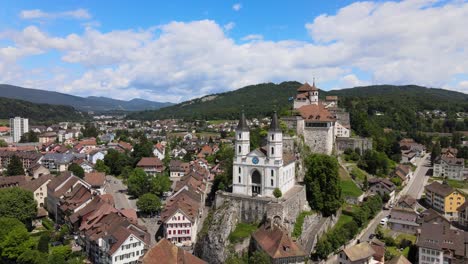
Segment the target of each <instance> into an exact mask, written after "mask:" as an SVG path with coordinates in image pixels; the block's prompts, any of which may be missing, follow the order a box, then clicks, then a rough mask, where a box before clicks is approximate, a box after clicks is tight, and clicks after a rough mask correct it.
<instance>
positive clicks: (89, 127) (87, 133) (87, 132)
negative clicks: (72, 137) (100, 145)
mask: <svg viewBox="0 0 468 264" xmlns="http://www.w3.org/2000/svg"><path fill="white" fill-rule="evenodd" d="M81 133H82V134H83V137H85V138H87V137H94V138H96V137H97V136H98V135H99V132H98V130H97V128H96V127H95V126H94V125H93V124H91V123H90V122H87V123H86V124H85V126H84V128H82V129H81Z"/></svg>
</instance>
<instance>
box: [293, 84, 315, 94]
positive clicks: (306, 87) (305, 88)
mask: <svg viewBox="0 0 468 264" xmlns="http://www.w3.org/2000/svg"><path fill="white" fill-rule="evenodd" d="M297 91H298V92H309V91H318V88H317V87H315V83H314V84H313V85H312V86H310V84H309V83H307V82H305V83H304V84H303V85H302V86H301V87H299V88H298V89H297Z"/></svg>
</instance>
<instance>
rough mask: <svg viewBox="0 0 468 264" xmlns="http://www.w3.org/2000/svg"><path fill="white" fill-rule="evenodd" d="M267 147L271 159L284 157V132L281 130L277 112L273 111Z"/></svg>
mask: <svg viewBox="0 0 468 264" xmlns="http://www.w3.org/2000/svg"><path fill="white" fill-rule="evenodd" d="M267 149H268V157H269V158H270V159H274V160H282V159H283V132H282V131H281V128H280V125H279V121H278V115H277V114H276V112H274V113H273V117H272V118H271V124H270V129H269V130H268V139H267Z"/></svg>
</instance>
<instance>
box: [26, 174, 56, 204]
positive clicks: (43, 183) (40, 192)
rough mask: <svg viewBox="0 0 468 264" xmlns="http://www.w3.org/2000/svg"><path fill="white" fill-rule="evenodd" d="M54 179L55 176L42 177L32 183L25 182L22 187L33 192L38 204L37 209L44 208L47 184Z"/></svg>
mask: <svg viewBox="0 0 468 264" xmlns="http://www.w3.org/2000/svg"><path fill="white" fill-rule="evenodd" d="M53 177H54V176H52V175H50V174H48V175H42V176H40V177H38V178H37V179H34V180H32V181H27V182H23V183H22V184H21V185H20V187H21V188H23V189H26V190H28V191H31V192H32V193H33V196H34V200H35V201H36V203H37V207H38V208H44V207H45V205H46V199H47V184H49V182H50V181H51V180H52V178H53Z"/></svg>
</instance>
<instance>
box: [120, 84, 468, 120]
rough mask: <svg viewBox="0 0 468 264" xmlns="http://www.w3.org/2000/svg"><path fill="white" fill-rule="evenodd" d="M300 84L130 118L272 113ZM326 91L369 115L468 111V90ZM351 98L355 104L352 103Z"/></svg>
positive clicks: (286, 104) (247, 90) (251, 89)
mask: <svg viewBox="0 0 468 264" xmlns="http://www.w3.org/2000/svg"><path fill="white" fill-rule="evenodd" d="M299 86H301V83H299V82H283V83H280V84H274V83H264V84H257V85H250V86H246V87H244V88H241V89H238V90H235V91H231V92H226V93H220V94H213V95H209V96H205V97H202V98H197V99H194V100H190V101H186V102H183V103H180V104H177V105H174V106H170V107H165V108H161V109H159V110H154V111H143V112H138V113H134V114H131V115H129V116H128V118H131V119H164V118H185V119H237V118H238V116H239V113H240V111H241V109H244V111H245V112H246V115H247V116H250V117H260V116H263V115H268V114H270V113H271V112H272V111H273V110H275V109H276V110H278V111H281V110H285V109H290V108H291V106H292V102H290V101H288V98H289V97H291V96H294V95H295V94H296V89H297V88H298V87H299ZM326 95H338V96H339V97H340V101H341V103H342V106H345V107H346V108H348V107H349V108H351V107H355V106H357V104H359V107H358V108H359V109H360V110H363V111H366V112H367V111H368V112H369V115H372V113H373V111H374V112H375V111H381V112H383V113H385V112H387V110H392V111H390V112H395V111H396V112H399V110H398V109H400V110H402V111H401V112H406V111H411V112H413V114H415V111H420V110H434V109H441V110H453V111H466V112H468V95H467V94H464V93H460V92H455V91H450V90H443V89H435V88H425V87H421V86H416V85H406V86H394V85H374V86H365V87H355V88H349V89H342V90H333V91H328V92H326V91H320V97H321V98H323V97H325V96H326ZM351 102H354V104H353V105H351ZM402 108H403V109H402ZM412 116H413V115H412Z"/></svg>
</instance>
